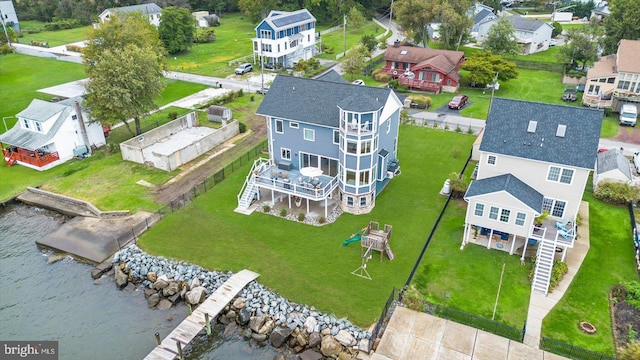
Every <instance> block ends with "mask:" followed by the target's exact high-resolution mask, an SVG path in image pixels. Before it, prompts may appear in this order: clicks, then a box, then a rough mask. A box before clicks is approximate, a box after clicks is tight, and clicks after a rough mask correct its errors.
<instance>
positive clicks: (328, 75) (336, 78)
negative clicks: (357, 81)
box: [316, 69, 348, 84]
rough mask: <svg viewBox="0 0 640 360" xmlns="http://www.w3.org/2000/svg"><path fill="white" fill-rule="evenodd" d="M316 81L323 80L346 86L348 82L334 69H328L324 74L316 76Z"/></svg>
mask: <svg viewBox="0 0 640 360" xmlns="http://www.w3.org/2000/svg"><path fill="white" fill-rule="evenodd" d="M316 79H317V80H323V81H331V82H335V83H340V84H348V81H347V80H345V79H344V78H343V77H342V76H341V75H340V74H338V72H337V71H335V70H334V69H330V70H329V71H327V72H325V73H324V74H322V75H320V76H318V77H317V78H316Z"/></svg>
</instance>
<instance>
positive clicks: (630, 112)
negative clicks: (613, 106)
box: [619, 104, 638, 126]
mask: <svg viewBox="0 0 640 360" xmlns="http://www.w3.org/2000/svg"><path fill="white" fill-rule="evenodd" d="M637 118H638V108H637V107H636V106H635V105H634V104H624V105H622V108H620V118H619V123H620V125H629V126H636V119H637Z"/></svg>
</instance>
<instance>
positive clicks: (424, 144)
mask: <svg viewBox="0 0 640 360" xmlns="http://www.w3.org/2000/svg"><path fill="white" fill-rule="evenodd" d="M399 139H400V144H399V152H400V153H399V159H400V160H401V165H402V175H401V176H399V177H396V178H394V179H393V181H391V182H390V184H389V185H388V187H387V188H386V189H385V190H384V191H383V192H382V193H381V194H380V196H378V198H377V200H376V207H375V209H374V210H373V212H372V213H370V214H367V215H360V216H355V215H350V214H343V215H342V216H340V218H339V219H338V220H337V221H336V222H334V223H332V224H327V225H325V226H322V227H315V226H310V225H303V224H299V223H297V222H292V221H287V220H284V219H282V218H279V217H275V216H270V215H265V214H263V213H259V212H256V213H253V214H252V215H250V216H246V215H242V214H238V213H235V212H234V211H233V210H234V209H235V208H236V207H237V197H236V195H237V194H238V192H239V191H240V188H241V186H242V183H243V181H244V178H245V177H246V174H247V171H248V170H249V167H248V166H247V167H246V169H245V170H244V171H242V170H241V171H238V172H236V173H234V174H233V175H231V176H230V177H229V178H227V180H225V181H224V182H222V183H221V184H219V185H218V186H216V187H215V188H213V189H212V190H210V191H209V192H207V193H206V194H205V195H203V196H201V197H199V198H197V199H196V200H195V201H194V203H193V204H192V205H189V206H187V207H186V208H185V209H183V210H181V211H179V212H176V213H173V214H171V215H169V216H167V217H166V218H165V219H164V220H163V221H162V222H161V223H159V224H158V225H157V226H155V227H153V228H152V229H151V231H150V232H149V233H147V234H146V235H145V236H144V237H143V238H142V239H141V240H140V242H139V244H140V245H141V246H142V247H143V248H144V249H145V250H147V251H149V252H151V253H153V254H158V255H160V254H162V255H165V256H171V257H176V258H179V259H184V260H187V261H191V262H195V263H197V264H200V265H202V266H204V267H206V268H210V269H218V270H232V271H238V270H241V269H243V268H249V269H251V270H253V271H256V272H258V273H260V274H261V277H260V282H261V283H263V284H265V285H266V286H268V287H270V288H272V289H274V290H276V291H277V292H279V293H280V294H282V295H283V296H285V297H287V298H289V299H290V300H291V301H295V302H299V303H305V304H309V305H313V306H316V307H317V308H318V309H321V310H322V311H326V312H329V313H335V314H336V315H337V316H339V317H344V316H348V317H349V319H350V320H351V321H353V322H355V323H356V324H359V325H369V324H370V323H372V322H373V321H374V320H375V319H376V317H377V316H379V312H380V306H382V304H383V303H384V301H385V300H386V298H387V297H388V296H389V293H390V291H391V288H392V287H394V286H395V287H399V286H402V285H403V283H404V281H405V280H406V276H407V274H408V273H409V270H410V269H411V267H412V266H413V264H414V262H415V260H416V257H417V254H418V253H419V251H420V249H421V247H422V245H423V243H424V239H425V238H426V234H427V233H428V231H429V230H430V226H431V224H433V222H434V221H435V219H436V217H437V215H438V213H439V210H440V209H441V207H442V205H443V203H444V201H445V198H444V197H441V196H439V195H437V194H438V192H439V190H440V188H441V186H442V182H443V181H444V179H445V178H446V177H447V175H448V174H449V173H450V172H452V171H459V169H460V168H461V167H462V164H463V163H464V161H465V160H466V153H467V151H468V149H470V147H471V143H472V142H473V140H474V137H471V136H467V135H462V134H456V133H450V132H444V131H438V130H433V129H427V128H415V127H404V126H403V127H401V129H400V136H399ZM452 149H458V151H454V150H452ZM454 152H455V156H456V157H454ZM415 154H429V156H415ZM296 211H297V210H296ZM369 221H378V222H379V223H380V224H390V225H392V226H393V235H392V238H391V242H390V245H391V248H392V249H393V251H394V253H395V255H396V257H395V259H394V260H393V261H389V260H385V261H383V262H379V261H378V259H379V258H378V254H377V253H376V254H375V255H374V257H373V258H372V259H371V260H370V261H369V264H368V266H367V270H368V271H369V273H370V274H371V276H372V278H373V280H366V279H361V278H359V277H356V276H354V275H352V274H351V272H352V271H353V270H355V269H357V268H358V266H360V247H359V246H358V244H351V245H348V246H346V247H342V246H341V243H342V241H343V240H344V239H347V238H349V237H350V236H351V234H353V233H355V232H356V231H358V230H359V229H362V228H363V227H364V226H366V225H367V224H368V222H369ZM185 229H186V231H185Z"/></svg>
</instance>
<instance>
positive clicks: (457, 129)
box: [456, 125, 462, 152]
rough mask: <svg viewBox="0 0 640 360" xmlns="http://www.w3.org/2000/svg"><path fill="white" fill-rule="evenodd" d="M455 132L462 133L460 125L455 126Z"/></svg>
mask: <svg viewBox="0 0 640 360" xmlns="http://www.w3.org/2000/svg"><path fill="white" fill-rule="evenodd" d="M456 132H457V133H461V132H462V128H461V127H460V125H458V126H456ZM458 152H459V151H458Z"/></svg>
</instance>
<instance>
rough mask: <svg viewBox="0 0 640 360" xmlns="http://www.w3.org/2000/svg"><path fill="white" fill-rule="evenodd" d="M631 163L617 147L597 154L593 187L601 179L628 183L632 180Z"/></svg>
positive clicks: (600, 181)
mask: <svg viewBox="0 0 640 360" xmlns="http://www.w3.org/2000/svg"><path fill="white" fill-rule="evenodd" d="M631 174H632V172H631V163H630V162H629V160H628V159H627V158H626V157H624V155H623V154H622V152H621V151H620V150H619V149H611V150H609V151H605V152H601V153H600V154H598V157H597V160H596V169H595V171H594V172H593V188H594V189H596V188H597V187H598V184H600V183H602V182H603V181H609V182H621V183H625V184H628V183H630V182H631V180H632V175H631Z"/></svg>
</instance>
